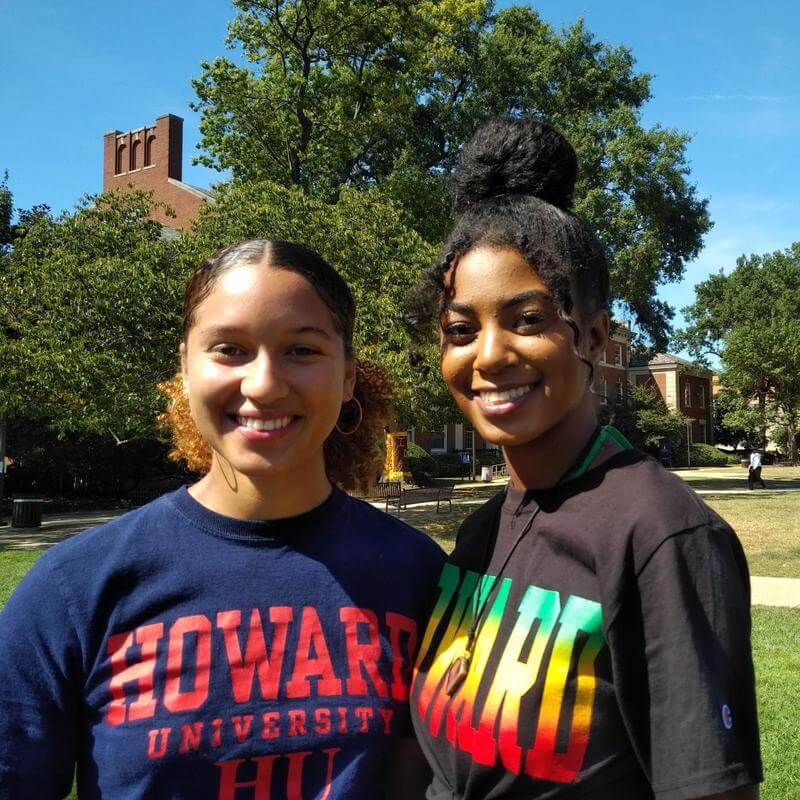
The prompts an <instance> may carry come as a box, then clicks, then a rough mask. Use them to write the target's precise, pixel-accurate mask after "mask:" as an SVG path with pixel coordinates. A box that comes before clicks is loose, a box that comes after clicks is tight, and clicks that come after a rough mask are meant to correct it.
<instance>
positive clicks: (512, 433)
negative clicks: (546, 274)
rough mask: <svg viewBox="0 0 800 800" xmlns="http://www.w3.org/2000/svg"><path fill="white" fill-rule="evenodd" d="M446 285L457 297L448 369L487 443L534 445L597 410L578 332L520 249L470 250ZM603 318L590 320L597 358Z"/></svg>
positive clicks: (587, 338)
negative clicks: (576, 348) (576, 343)
mask: <svg viewBox="0 0 800 800" xmlns="http://www.w3.org/2000/svg"><path fill="white" fill-rule="evenodd" d="M446 284H449V285H450V286H451V288H452V297H451V298H450V300H449V302H448V304H447V307H446V308H445V311H444V313H443V316H442V319H441V329H442V333H441V345H442V374H443V376H444V379H445V381H446V382H447V385H448V388H449V389H450V392H451V393H452V395H453V397H454V398H455V401H456V403H457V404H458V406H459V408H460V409H461V411H462V412H463V413H464V415H465V416H466V417H467V419H469V421H470V422H471V423H472V424H473V425H474V426H475V428H476V429H477V430H478V432H479V433H480V434H481V436H482V437H483V438H484V439H485V440H486V441H488V442H492V443H494V444H499V445H502V446H504V447H513V446H518V445H522V444H526V443H527V442H531V441H533V440H535V439H537V438H538V437H539V436H541V435H542V434H544V433H546V432H548V431H551V430H553V429H554V428H556V426H558V425H560V424H568V423H569V419H570V417H574V416H575V415H576V414H578V413H589V414H591V413H593V411H592V409H593V403H592V399H591V395H590V394H589V386H588V375H589V369H588V366H587V365H586V364H585V363H584V362H583V361H581V359H580V358H579V357H578V356H577V355H576V353H575V351H574V349H573V344H574V334H573V330H572V328H571V327H570V326H569V325H568V324H567V323H566V322H564V321H563V320H562V319H561V318H560V317H559V315H558V310H557V306H556V304H555V303H554V302H553V300H552V299H551V295H550V291H549V289H548V288H547V286H545V284H544V283H543V282H542V280H541V279H540V278H539V276H538V275H537V273H536V272H535V270H534V269H532V268H531V266H530V265H529V264H528V263H527V262H526V261H525V259H524V258H523V257H522V255H521V254H520V253H519V251H517V250H515V249H513V248H489V247H478V248H475V249H473V250H470V251H468V252H467V253H466V254H465V255H464V256H462V257H461V258H460V259H459V260H458V262H457V264H456V266H455V268H454V269H451V272H450V273H449V274H448V275H447V276H446ZM596 317H597V319H595V320H593V321H592V322H590V324H589V325H588V328H587V326H584V336H583V340H584V344H583V345H582V349H583V354H584V355H585V356H586V357H587V358H588V359H589V360H594V359H595V358H596V354H597V353H598V352H599V349H600V347H601V346H602V342H604V338H603V337H604V335H607V324H608V318H607V316H606V315H605V313H604V312H599V314H598V315H596ZM604 326H605V327H604ZM603 330H605V331H606V333H605V334H604V333H603ZM601 340H602V341H601Z"/></svg>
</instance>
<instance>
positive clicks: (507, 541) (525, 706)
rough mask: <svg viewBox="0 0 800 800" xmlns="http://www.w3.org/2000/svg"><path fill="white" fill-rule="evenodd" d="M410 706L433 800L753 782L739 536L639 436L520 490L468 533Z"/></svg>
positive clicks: (697, 792)
mask: <svg viewBox="0 0 800 800" xmlns="http://www.w3.org/2000/svg"><path fill="white" fill-rule="evenodd" d="M534 513H536V517H535V518H534V519H533V524H532V527H531V528H530V530H529V531H528V532H527V533H526V534H525V535H524V536H523V537H522V539H519V536H520V533H521V531H522V530H523V529H524V527H525V524H526V522H527V521H529V520H530V518H531V515H532V514H534ZM515 545H516V547H515ZM512 548H515V549H514V551H513V554H512V555H511V558H510V559H508V563H507V564H506V565H505V568H504V569H502V571H501V568H502V566H503V564H504V562H505V561H506V559H507V556H508V554H509V552H510V551H511V549H512ZM498 571H501V574H500V578H499V581H496V580H495V578H496V576H497V574H498ZM495 583H497V585H496V586H495ZM484 599H487V600H486V603H485V608H483V613H482V614H480V625H479V627H478V632H477V639H476V642H475V646H474V648H473V655H472V662H471V668H470V671H469V674H468V676H467V679H466V681H465V682H464V683H463V684H462V685H461V686H460V688H459V689H458V690H457V691H456V692H455V693H454V694H453V696H452V697H451V696H448V694H447V691H446V684H447V673H448V668H449V667H450V665H451V663H452V661H453V659H454V658H456V657H457V656H460V655H462V653H463V651H464V647H465V643H466V638H467V631H468V629H469V626H470V623H471V621H472V619H473V616H474V615H475V613H476V610H480V609H481V608H482V607H483V606H484ZM411 706H412V715H413V719H414V724H415V727H416V730H417V735H418V737H419V739H420V741H421V743H422V747H423V750H424V751H425V753H426V756H427V757H428V759H429V761H430V762H431V765H432V767H433V772H434V777H433V782H432V784H431V786H430V788H429V790H428V793H427V797H428V798H429V800H455V798H459V799H461V798H463V799H464V800H478V799H479V798H480V800H484V799H486V800H488V799H489V798H520V799H521V798H526V799H527V798H560V799H561V798H570V800H571V799H572V798H598V799H599V798H603V799H607V800H612V799H613V800H628V799H629V798H630V799H631V800H633V799H634V798H635V799H636V800H641V799H642V798H649V797H653V796H655V797H657V798H658V800H681V799H682V798H692V797H702V796H704V795H708V794H713V793H716V792H721V791H724V790H726V789H731V788H735V787H737V786H741V785H745V784H748V783H757V782H759V781H760V780H761V762H760V757H759V743H758V722H757V717H756V704H755V688H754V677H753V664H752V657H751V653H750V593H749V579H748V571H747V564H746V561H745V557H744V553H743V552H742V548H741V545H740V543H739V541H738V539H737V538H736V535H735V534H734V533H733V531H732V530H731V529H730V527H729V526H728V525H727V524H726V523H725V522H724V520H722V519H721V518H720V517H719V516H717V515H716V514H715V513H714V512H713V511H712V510H711V509H709V508H708V507H707V506H706V505H705V504H704V503H703V502H702V501H701V500H700V498H699V497H697V495H695V494H694V493H693V492H692V491H691V490H690V489H689V488H688V487H687V486H686V484H684V483H683V482H682V481H681V480H679V479H678V478H676V477H675V476H672V475H670V474H669V473H667V472H666V471H665V470H663V469H662V468H661V466H660V465H659V464H657V463H656V462H655V461H654V460H653V459H651V458H649V457H647V456H645V455H643V454H642V453H639V452H637V451H626V452H623V453H619V454H617V455H616V456H613V457H612V458H611V459H609V460H608V461H606V462H605V463H604V464H602V465H601V466H599V467H597V468H595V469H593V470H591V471H590V472H588V473H586V474H585V475H583V476H581V477H580V478H577V479H575V480H572V481H569V482H567V483H565V484H563V485H561V486H559V487H557V488H556V489H554V490H550V491H549V492H544V493H538V494H533V493H528V494H525V493H522V492H519V491H515V490H514V489H513V488H511V487H509V490H508V493H507V495H505V494H500V495H498V496H497V497H496V498H493V499H492V500H490V501H489V503H487V504H486V505H485V506H483V507H482V508H481V509H479V510H478V511H477V512H476V513H475V514H473V515H471V516H470V517H469V518H467V520H465V522H464V524H463V525H462V527H461V530H460V531H459V536H458V541H457V544H456V548H455V551H454V552H453V554H452V556H451V557H450V559H449V561H448V563H447V564H446V565H445V568H444V571H443V573H442V576H441V579H440V582H439V594H438V601H437V603H436V607H435V609H434V612H433V615H432V617H431V620H430V622H429V625H428V628H427V631H426V633H425V636H424V638H423V642H422V646H421V650H420V655H419V658H418V662H417V673H416V677H415V681H414V686H413V690H412V702H411Z"/></svg>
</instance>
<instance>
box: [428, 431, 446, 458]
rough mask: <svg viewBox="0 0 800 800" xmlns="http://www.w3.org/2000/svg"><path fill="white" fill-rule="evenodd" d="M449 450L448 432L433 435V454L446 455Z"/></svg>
mask: <svg viewBox="0 0 800 800" xmlns="http://www.w3.org/2000/svg"><path fill="white" fill-rule="evenodd" d="M446 450H447V430H446V429H444V428H443V429H442V430H440V431H433V432H432V433H431V453H444V452H445V451H446Z"/></svg>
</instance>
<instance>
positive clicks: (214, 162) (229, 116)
mask: <svg viewBox="0 0 800 800" xmlns="http://www.w3.org/2000/svg"><path fill="white" fill-rule="evenodd" d="M234 6H235V7H236V8H237V10H238V13H237V16H236V18H235V19H234V20H233V22H232V23H231V25H230V26H229V33H228V40H227V42H228V45H229V46H230V47H231V48H232V49H235V50H237V51H238V52H239V54H240V55H241V56H242V58H241V60H240V61H241V63H240V62H239V61H237V60H234V59H230V58H217V59H215V60H214V61H213V62H204V63H203V65H202V67H203V71H202V74H201V75H200V77H199V78H198V79H197V80H196V81H195V82H194V86H195V90H196V93H197V98H198V99H197V102H196V103H195V105H194V107H195V109H196V110H197V111H199V112H200V114H201V123H200V125H201V133H202V141H201V150H202V155H201V156H200V157H199V159H198V160H199V161H200V162H202V163H204V164H207V165H209V166H212V167H215V168H218V169H229V170H231V171H232V173H233V176H234V180H243V181H246V180H254V179H262V178H267V179H270V180H275V181H277V182H279V183H281V184H283V185H285V186H291V185H294V186H299V187H300V188H301V189H302V190H303V191H305V192H308V193H310V194H313V195H316V196H320V197H322V198H324V199H327V200H335V198H336V196H337V194H338V191H339V189H340V187H342V186H345V185H347V186H353V187H356V188H364V187H372V186H374V185H377V186H378V188H379V190H380V191H382V192H383V193H384V194H385V195H386V196H387V197H389V198H390V199H392V200H393V201H394V202H395V203H396V204H398V205H399V206H400V207H401V208H402V209H403V211H404V214H405V219H406V222H407V224H409V225H411V226H412V227H413V228H415V229H416V230H417V231H418V232H419V233H420V234H421V235H423V236H424V237H425V238H426V239H427V240H428V241H430V242H432V243H436V242H438V241H439V240H440V239H441V238H442V236H443V234H444V232H445V231H446V229H447V226H448V224H449V222H450V215H449V195H448V182H447V179H448V176H449V174H450V172H451V171H452V169H453V166H454V164H455V161H456V159H457V156H458V153H459V151H460V148H461V146H462V144H463V143H464V142H465V141H466V139H467V138H468V137H469V136H470V135H471V134H472V132H473V131H474V130H475V128H476V127H477V126H478V125H479V124H480V123H481V122H482V121H483V120H485V119H486V118H488V117H490V116H493V115H497V114H534V115H540V116H545V117H547V118H549V119H551V120H552V121H553V122H555V123H556V124H557V125H559V126H560V127H561V128H563V129H564V130H565V132H566V133H567V134H568V135H569V136H570V138H571V140H572V141H573V143H574V144H575V147H576V149H577V151H578V155H579V158H580V163H581V167H582V171H581V177H580V180H579V184H578V187H577V192H576V210H577V212H578V213H580V214H582V215H583V216H585V217H586V218H587V219H589V220H590V221H591V222H592V224H593V225H594V226H595V228H596V229H597V231H598V232H599V234H600V235H601V237H602V238H603V241H604V242H605V244H606V246H607V248H608V251H609V253H610V256H611V264H612V291H613V294H614V298H615V299H616V300H617V301H618V302H619V303H621V304H622V305H624V306H626V307H627V308H628V309H629V310H630V311H631V312H632V313H633V315H634V316H635V318H636V320H637V321H638V324H639V328H640V331H641V333H642V334H643V335H644V336H645V337H650V338H651V339H652V340H653V341H654V343H655V344H656V346H658V347H659V348H663V347H664V345H665V338H666V334H667V333H668V331H669V327H670V319H671V317H672V310H671V309H670V308H669V306H667V305H666V304H665V303H663V302H661V301H658V300H656V299H655V295H656V289H657V287H658V285H659V284H661V283H664V282H668V281H676V280H679V279H680V278H681V276H682V275H683V271H684V266H685V263H686V261H687V260H691V259H692V258H694V257H695V256H696V255H697V253H698V251H699V249H700V247H701V244H702V237H703V234H704V233H705V232H706V231H707V230H708V229H709V227H710V222H709V218H708V214H707V209H706V202H705V201H704V200H700V199H698V198H697V196H696V192H695V188H694V186H693V185H692V184H691V183H690V181H689V168H688V165H687V162H686V157H685V151H686V144H687V141H688V137H687V136H686V135H684V134H681V133H679V132H676V131H673V130H668V129H664V128H662V127H659V126H655V127H652V128H645V127H644V126H643V125H642V124H641V111H642V109H643V107H644V105H645V103H646V102H647V100H648V99H649V98H650V77H649V76H648V75H646V74H637V73H636V72H635V69H634V67H635V62H634V58H633V55H632V54H631V52H630V50H628V49H627V48H625V47H611V46H609V45H606V44H604V43H602V42H598V41H596V40H595V39H594V37H593V36H592V34H591V33H590V32H589V31H588V30H587V29H586V28H585V26H584V25H583V22H582V21H578V22H577V23H576V24H575V25H573V26H572V27H571V28H569V29H566V30H564V31H562V32H557V31H555V30H553V29H552V28H551V27H550V26H549V25H547V24H546V23H544V22H543V21H542V20H541V18H540V17H539V16H538V14H537V13H536V12H535V11H533V10H532V9H531V8H528V7H525V6H512V7H510V8H507V9H504V10H502V11H500V12H499V13H494V9H493V4H492V3H491V2H488V0H424V1H423V0H379V1H378V2H373V1H372V0H347V2H344V3H342V2H340V1H339V0H336V1H334V0H235V2H234Z"/></svg>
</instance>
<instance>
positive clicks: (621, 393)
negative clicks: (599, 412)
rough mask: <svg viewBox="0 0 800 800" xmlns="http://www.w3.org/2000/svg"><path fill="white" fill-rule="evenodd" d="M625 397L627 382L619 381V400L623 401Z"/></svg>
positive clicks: (619, 401)
mask: <svg viewBox="0 0 800 800" xmlns="http://www.w3.org/2000/svg"><path fill="white" fill-rule="evenodd" d="M624 399H625V384H624V383H623V382H622V381H617V402H618V403H621V402H622V401H623V400H624Z"/></svg>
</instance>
